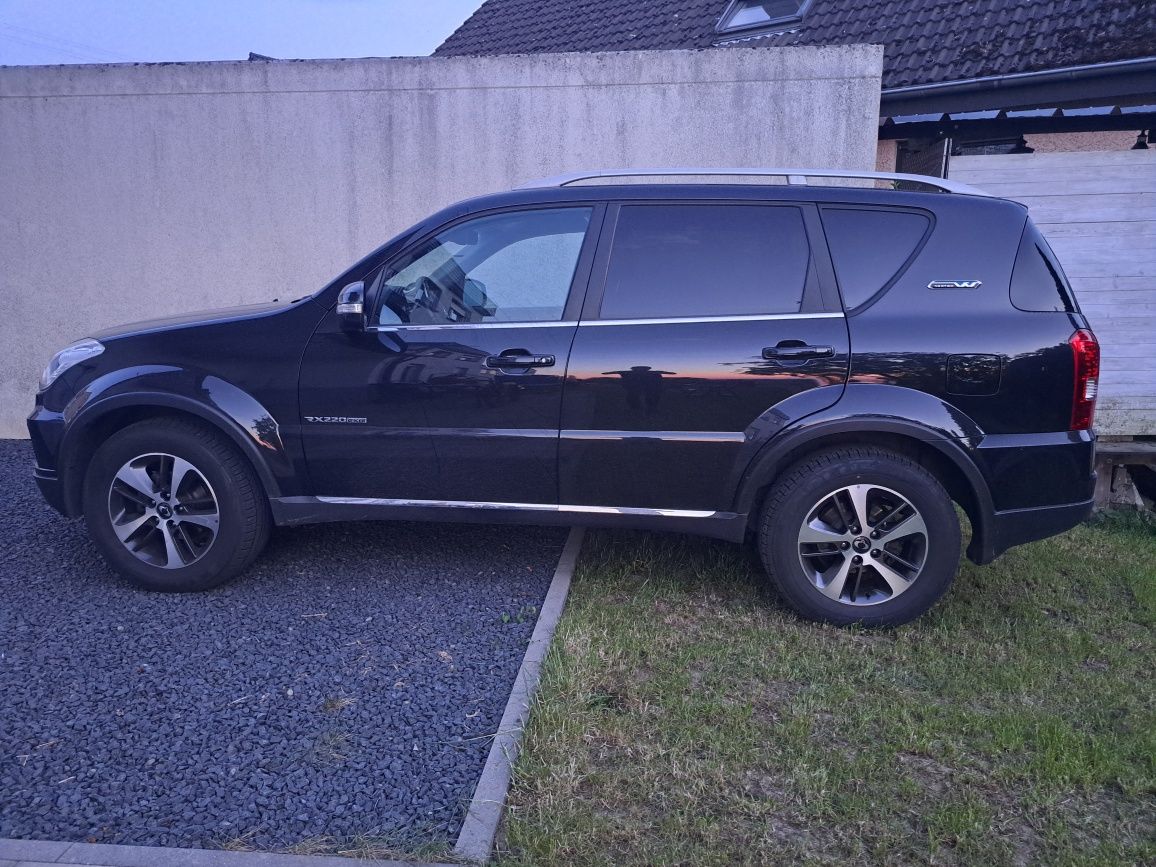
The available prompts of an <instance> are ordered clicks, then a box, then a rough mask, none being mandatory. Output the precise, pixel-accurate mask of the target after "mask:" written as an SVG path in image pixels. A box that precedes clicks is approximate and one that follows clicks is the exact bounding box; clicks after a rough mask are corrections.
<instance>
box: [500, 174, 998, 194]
mask: <svg viewBox="0 0 1156 867" xmlns="http://www.w3.org/2000/svg"><path fill="white" fill-rule="evenodd" d="M692 175H702V176H706V177H755V178H762V177H768V178H770V177H776V178H786V179H787V183H788V184H801V185H804V186H806V185H807V183H808V180H807V179H808V178H854V179H863V180H875V181H907V182H909V183H917V184H923V185H924V186H928V187H932V188H934V189H937V190H939V191H940V192H944V193H959V194H961V195H967V196H990V195H991V194H990V193H985V192H984V191H983V190H980V189H978V188H976V187H973V186H970V185H968V184H961V183H957V182H955V181H949V180H947V179H946V178H933V177H931V176H929V175H909V174H901V173H897V172H858V171H851V170H845V169H708V168H678V169H595V170H592V171H581V172H567V173H566V174H561V175H554V176H553V177H549V178H542V179H540V180H537V181H529V182H528V183H525V184H522V185H521V186H519V187H518V189H519V190H529V189H538V188H541V187H565V186H569V185H570V184H576V183H579V182H581V181H589V180H595V179H597V178H639V177H652V176H658V177H686V176H692Z"/></svg>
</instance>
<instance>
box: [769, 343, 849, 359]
mask: <svg viewBox="0 0 1156 867" xmlns="http://www.w3.org/2000/svg"><path fill="white" fill-rule="evenodd" d="M834 354H835V347H833V346H812V345H810V344H806V343H803V344H800V343H798V342H797V341H791V340H784V341H783V342H782V343H780V344H778V345H777V346H768V347H766V348H765V349H764V350H763V358H765V359H767V361H806V360H807V359H810V358H831V357H832V356H834Z"/></svg>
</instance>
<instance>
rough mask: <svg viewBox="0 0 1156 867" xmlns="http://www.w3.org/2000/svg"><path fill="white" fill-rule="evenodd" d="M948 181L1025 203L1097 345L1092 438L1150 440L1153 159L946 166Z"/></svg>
mask: <svg viewBox="0 0 1156 867" xmlns="http://www.w3.org/2000/svg"><path fill="white" fill-rule="evenodd" d="M1132 138H1133V140H1134V138H1135V136H1132ZM951 177H952V179H953V180H958V181H964V182H965V183H969V184H974V185H975V186H977V187H980V188H982V189H984V190H987V191H988V192H990V193H995V194H996V195H1000V196H1006V197H1007V198H1009V199H1015V200H1016V201H1018V202H1023V203H1024V204H1025V205H1027V206H1028V208H1029V210H1030V212H1031V215H1032V219H1033V220H1034V221H1035V222H1036V223H1037V224H1038V225H1039V227H1040V229H1041V230H1042V231H1043V233H1044V235H1045V236H1046V237H1047V239H1048V242H1049V243H1050V244H1051V246H1052V249H1054V250H1055V252H1056V255H1057V256H1058V257H1059V259H1060V264H1061V265H1063V267H1064V271H1065V273H1067V275H1068V278H1069V279H1070V280H1071V282H1072V287H1073V288H1074V289H1075V291H1076V297H1077V299H1078V300H1079V303H1080V307H1081V308H1082V309H1083V311H1084V313H1085V314H1086V315H1087V317H1088V321H1089V322H1090V323H1091V325H1092V328H1093V330H1094V331H1095V332H1096V336H1097V337H1098V338H1099V340H1100V347H1101V353H1102V356H1103V360H1102V365H1101V374H1100V398H1099V401H1098V404H1097V409H1096V428H1097V430H1098V431H1099V432H1100V433H1101V434H1108V435H1117V436H1118V435H1131V436H1138V435H1147V436H1152V435H1156V149H1154V150H1135V151H1134V150H1114V151H1085V152H1077V151H1072V152H1067V153H1063V152H1056V153H1040V152H1037V153H1034V154H1008V155H1003V156H974V157H952V159H951Z"/></svg>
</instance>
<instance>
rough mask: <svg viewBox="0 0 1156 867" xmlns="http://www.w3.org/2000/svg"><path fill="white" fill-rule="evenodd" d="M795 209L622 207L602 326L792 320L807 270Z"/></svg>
mask: <svg viewBox="0 0 1156 867" xmlns="http://www.w3.org/2000/svg"><path fill="white" fill-rule="evenodd" d="M810 257H811V252H810V247H809V245H808V242H807V232H806V228H805V226H804V223H803V214H802V211H801V210H800V209H799V208H796V207H791V206H772V205H697V204H688V205H682V204H673V205H623V206H622V208H621V210H620V211H619V215H618V222H617V225H616V227H615V230H614V243H613V247H612V249H611V253H610V262H609V265H608V267H607V273H606V288H605V292H604V293H603V297H602V307H601V311H600V315H601V318H603V319H645V318H674V317H711V316H741V315H758V314H774V313H797V312H799V309H800V306H801V305H802V300H803V292H804V290H805V288H806V286H807V276H808V273H809V270H810Z"/></svg>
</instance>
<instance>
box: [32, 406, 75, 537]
mask: <svg viewBox="0 0 1156 867" xmlns="http://www.w3.org/2000/svg"><path fill="white" fill-rule="evenodd" d="M28 435H29V437H30V438H31V440H32V452H33V454H34V455H35V456H36V464H35V466H33V468H32V477H33V478H34V479H35V480H36V485H37V487H39V488H40V493H41V494H43V495H44V499H45V500H47V501H48V504H49V505H50V506H52V508H54V509H56V511H58V512H60V514H62V515H66V516H67V515H68V514H69V513H68V505H67V503H66V501H65V496H64V485H63V484H62V483H61V480H60V471H59V465H58V463H57V461H58V458H59V455H60V444H61V441H62V440H63V438H64V418H63V417H62V416H61V414H60V413H58V412H52V411H51V410H47V409H45V408H44V407H43V406H37V407H36V409H35V410H33V412H32V414H31V415H30V416H28Z"/></svg>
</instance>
